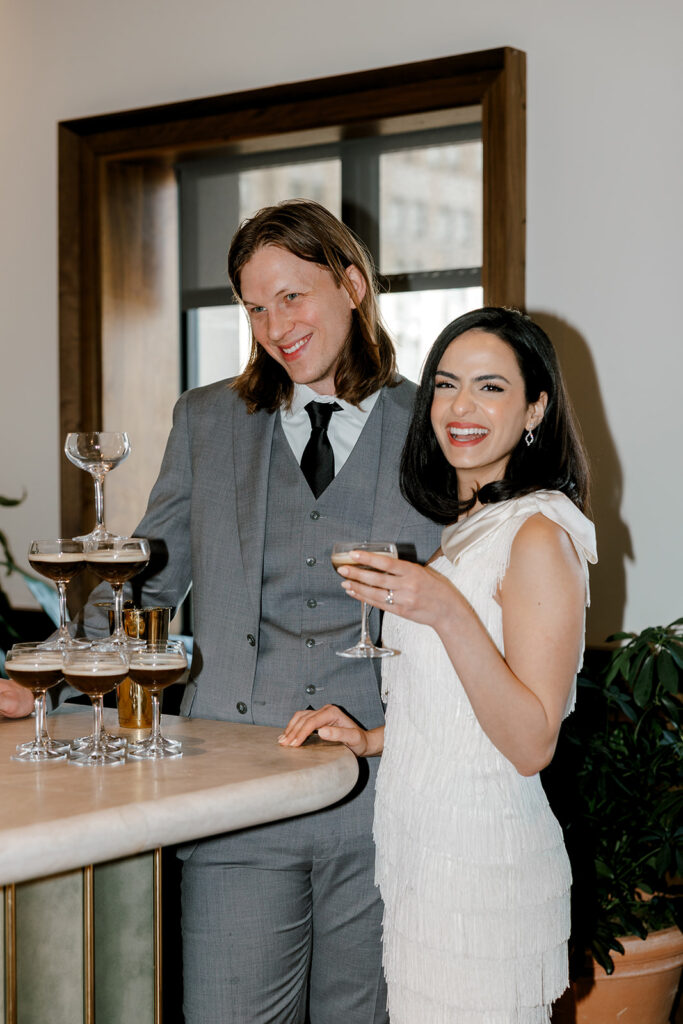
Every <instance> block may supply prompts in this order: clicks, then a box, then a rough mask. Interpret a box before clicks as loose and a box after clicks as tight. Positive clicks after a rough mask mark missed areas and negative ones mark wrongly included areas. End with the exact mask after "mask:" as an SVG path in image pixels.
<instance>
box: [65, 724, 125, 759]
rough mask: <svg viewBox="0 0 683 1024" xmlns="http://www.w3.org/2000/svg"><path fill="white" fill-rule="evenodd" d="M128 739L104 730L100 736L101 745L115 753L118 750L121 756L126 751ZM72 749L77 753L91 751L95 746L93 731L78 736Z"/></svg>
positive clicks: (72, 744)
mask: <svg viewBox="0 0 683 1024" xmlns="http://www.w3.org/2000/svg"><path fill="white" fill-rule="evenodd" d="M127 743H128V740H127V739H126V738H125V737H124V736H112V734H111V733H110V732H105V731H104V729H103V730H102V734H101V736H100V746H101V747H102V748H103V749H104V750H106V751H107V752H109V753H112V754H115V753H117V752H118V754H119V756H121V755H122V754H123V753H125V750H126V745H127ZM70 745H71V749H72V750H73V751H75V752H76V753H77V754H87V753H90V750H92V747H93V746H94V741H93V737H92V733H90V735H89V736H78V737H77V738H76V739H75V740H72V741H71V744H70Z"/></svg>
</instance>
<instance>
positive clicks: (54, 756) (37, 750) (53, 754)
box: [10, 743, 66, 764]
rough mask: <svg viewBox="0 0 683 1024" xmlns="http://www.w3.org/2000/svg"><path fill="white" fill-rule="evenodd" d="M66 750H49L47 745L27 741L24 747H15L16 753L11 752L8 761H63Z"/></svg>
mask: <svg viewBox="0 0 683 1024" xmlns="http://www.w3.org/2000/svg"><path fill="white" fill-rule="evenodd" d="M65 760H66V750H63V749H62V750H51V749H50V748H49V747H43V746H38V745H37V744H36V743H28V744H26V745H25V749H23V750H20V748H19V747H17V753H16V754H12V755H11V757H10V761H22V762H24V763H27V764H33V763H35V762H37V761H65Z"/></svg>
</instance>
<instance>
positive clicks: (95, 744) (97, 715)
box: [90, 693, 102, 754]
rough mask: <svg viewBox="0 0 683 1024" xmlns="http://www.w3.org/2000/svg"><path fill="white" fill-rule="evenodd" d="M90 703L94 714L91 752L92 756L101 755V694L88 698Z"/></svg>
mask: <svg viewBox="0 0 683 1024" xmlns="http://www.w3.org/2000/svg"><path fill="white" fill-rule="evenodd" d="M90 699H91V701H92V707H93V712H94V719H95V722H94V725H93V734H92V752H93V754H101V753H102V694H101V693H100V694H97V696H95V697H91V698H90Z"/></svg>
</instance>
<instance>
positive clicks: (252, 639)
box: [247, 633, 256, 647]
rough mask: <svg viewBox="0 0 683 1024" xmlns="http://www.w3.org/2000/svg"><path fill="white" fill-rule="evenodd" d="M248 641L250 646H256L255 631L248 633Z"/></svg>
mask: <svg viewBox="0 0 683 1024" xmlns="http://www.w3.org/2000/svg"><path fill="white" fill-rule="evenodd" d="M247 643H248V644H249V646H250V647H256V637H255V636H254V634H253V633H247Z"/></svg>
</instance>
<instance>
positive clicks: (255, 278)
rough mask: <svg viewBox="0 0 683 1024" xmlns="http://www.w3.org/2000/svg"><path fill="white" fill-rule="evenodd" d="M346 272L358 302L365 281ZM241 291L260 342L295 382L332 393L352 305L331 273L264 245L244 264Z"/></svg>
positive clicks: (353, 272) (355, 273) (351, 269)
mask: <svg viewBox="0 0 683 1024" xmlns="http://www.w3.org/2000/svg"><path fill="white" fill-rule="evenodd" d="M346 273H347V275H348V277H349V281H350V282H351V284H352V286H353V288H354V289H355V292H356V296H357V301H358V302H360V301H361V300H362V298H363V294H364V292H365V280H364V278H363V276H362V274H361V273H360V271H359V270H358V269H357V268H356V267H355V266H354V265H353V264H351V265H350V266H349V267H348V268H347V271H346ZM240 291H241V294H242V302H243V303H244V308H245V309H246V311H247V315H248V316H249V320H250V323H251V330H252V333H253V336H254V338H255V339H256V341H257V342H258V343H259V345H261V346H262V347H263V348H264V349H265V350H266V352H267V353H268V355H269V356H271V357H272V358H273V359H275V361H276V362H278V363H280V365H281V366H284V368H285V370H286V371H287V373H288V374H289V376H290V377H291V379H292V380H293V381H294V383H295V384H308V385H309V387H311V388H313V390H314V391H317V392H318V394H320V395H333V394H334V393H335V392H334V376H335V371H336V369H337V364H338V362H339V356H340V354H341V351H342V349H343V348H344V345H345V344H346V341H347V339H348V337H349V334H350V331H351V319H352V312H353V310H354V308H355V306H356V303H355V302H354V301H353V299H352V298H351V296H350V295H349V293H348V292H347V291H346V289H345V288H342V287H339V286H338V285H337V283H336V282H335V279H334V277H333V276H332V274H331V272H330V271H329V270H327V269H326V268H325V267H321V266H319V265H318V264H317V263H310V262H308V261H307V260H302V259H299V257H298V256H295V255H294V254H293V253H291V252H289V251H288V250H286V249H281V248H280V247H279V246H275V245H265V246H263V247H262V248H261V249H258V250H257V251H256V252H255V253H254V255H253V256H252V257H251V259H250V260H248V261H247V263H245V264H244V267H243V268H242V271H241V274H240Z"/></svg>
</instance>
